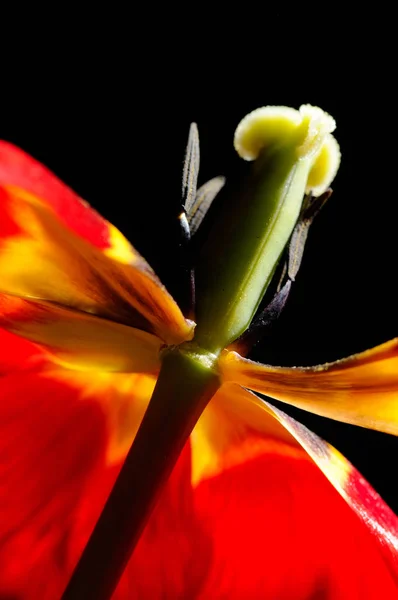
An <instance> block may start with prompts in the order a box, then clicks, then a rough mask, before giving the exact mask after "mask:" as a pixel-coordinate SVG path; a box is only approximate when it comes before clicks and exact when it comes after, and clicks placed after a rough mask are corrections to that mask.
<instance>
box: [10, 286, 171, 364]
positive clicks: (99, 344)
mask: <svg viewBox="0 0 398 600" xmlns="http://www.w3.org/2000/svg"><path fill="white" fill-rule="evenodd" d="M0 327H4V329H7V330H8V331H10V332H12V333H15V334H18V335H20V336H23V337H24V338H26V339H28V340H31V341H32V342H35V343H37V344H40V346H41V347H42V348H45V349H46V350H47V351H48V352H50V354H51V355H52V356H53V357H54V359H56V360H57V361H58V362H59V363H61V364H63V365H64V366H66V367H69V368H73V369H83V370H89V369H96V370H98V369H101V370H103V371H122V372H127V373H129V372H130V373H131V372H145V373H154V372H157V371H158V369H159V366H160V362H159V350H160V346H161V341H160V340H159V338H157V337H155V336H154V335H151V334H150V333H146V332H145V331H141V330H139V329H135V328H134V327H127V326H126V325H120V324H119V323H115V322H112V321H108V320H107V319H101V318H99V317H96V316H94V315H90V314H88V313H83V312H79V311H76V310H72V309H68V308H64V307H62V306H59V305H57V304H52V303H50V302H42V301H38V300H26V299H24V298H19V297H17V296H10V295H7V294H2V293H0ZM23 348H24V347H23ZM19 350H20V348H19V346H18V347H17V348H16V349H15V350H14V348H13V349H12V350H11V352H12V353H13V352H15V351H17V352H19ZM37 352H38V351H36V353H37ZM21 359H22V357H21ZM15 360H18V357H15Z"/></svg>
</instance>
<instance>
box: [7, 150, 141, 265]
mask: <svg viewBox="0 0 398 600" xmlns="http://www.w3.org/2000/svg"><path fill="white" fill-rule="evenodd" d="M0 186H6V187H7V186H14V187H18V188H20V189H21V190H25V191H26V192H29V193H30V194H33V195H34V196H37V197H39V198H41V199H42V200H43V201H44V202H46V203H47V204H48V205H49V206H50V207H51V208H52V209H53V210H54V211H55V212H56V214H57V216H58V217H59V219H61V221H63V223H64V224H65V225H67V226H68V227H69V228H70V229H72V230H73V231H74V232H75V233H77V234H79V235H80V236H81V237H83V238H85V239H86V240H88V241H89V242H91V243H92V244H94V245H95V246H97V247H98V248H102V249H103V250H104V251H105V252H106V253H109V254H110V255H112V256H113V257H114V258H117V257H118V258H119V259H120V260H122V261H123V262H130V261H131V260H132V259H133V258H134V257H136V256H137V253H136V252H135V250H134V249H133V248H132V246H131V245H130V244H129V242H128V241H127V240H126V238H125V237H124V236H123V235H122V234H121V233H120V231H118V230H117V229H116V228H115V227H113V225H111V224H110V223H108V222H107V221H106V220H105V219H103V218H102V217H101V216H100V215H99V214H98V213H97V212H96V211H95V210H94V209H92V208H91V207H90V206H89V205H88V204H87V202H85V201H84V200H82V199H81V198H79V196H78V195H77V194H75V193H74V192H73V191H72V190H71V189H70V188H69V187H68V186H67V185H65V184H64V183H62V181H61V180H60V179H58V177H56V176H55V175H54V174H53V173H51V171H49V170H48V169H46V167H44V166H43V165H41V164H40V163H39V162H38V161H36V160H35V159H34V158H32V157H31V156H29V155H28V154H26V153H25V152H23V151H22V150H20V149H19V148H17V147H16V146H13V145H12V144H10V143H8V142H4V141H0Z"/></svg>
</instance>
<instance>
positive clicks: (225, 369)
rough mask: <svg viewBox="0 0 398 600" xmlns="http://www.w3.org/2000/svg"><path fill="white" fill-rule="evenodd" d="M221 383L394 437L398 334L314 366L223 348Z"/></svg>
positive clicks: (396, 432) (397, 420)
mask: <svg viewBox="0 0 398 600" xmlns="http://www.w3.org/2000/svg"><path fill="white" fill-rule="evenodd" d="M220 369H221V372H222V376H223V378H224V381H233V382H235V383H239V384H240V385H242V386H244V387H246V388H250V389H252V390H254V391H256V392H261V393H262V394H266V395H267V396H270V397H271V398H276V399H277V400H282V401H283V402H287V403H289V404H292V405H293V406H297V407H299V408H303V409H304V410H308V411H310V412H313V413H315V414H318V415H322V416H324V417H330V418H331V419H337V420H338V421H344V422H345V423H352V424H354V425H360V426H361V427H369V428H371V429H377V430H379V431H384V432H386V433H392V434H394V435H398V338H396V339H394V340H391V341H390V342H386V343H385V344H381V346H377V347H376V348H373V349H371V350H367V351H366V352H361V353H360V354H355V355H354V356H350V357H349V358H345V359H343V360H339V361H336V362H333V363H329V364H325V365H320V366H317V367H294V368H288V367H272V366H269V365H262V364H260V363H256V362H253V361H251V360H248V359H246V358H243V357H242V356H240V355H239V354H237V353H236V352H225V353H224V354H223V356H222V358H221V361H220Z"/></svg>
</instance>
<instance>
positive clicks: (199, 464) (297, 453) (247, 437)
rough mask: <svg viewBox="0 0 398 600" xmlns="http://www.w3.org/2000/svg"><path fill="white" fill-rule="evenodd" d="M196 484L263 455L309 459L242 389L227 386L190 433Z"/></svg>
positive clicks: (253, 398) (293, 440)
mask: <svg viewBox="0 0 398 600" xmlns="http://www.w3.org/2000/svg"><path fill="white" fill-rule="evenodd" d="M191 447H192V474H191V480H192V484H193V485H198V484H199V483H200V482H201V481H203V480H204V479H207V478H210V477H215V476H217V475H219V474H221V473H222V472H223V471H225V470H227V469H231V468H233V467H237V466H239V465H241V464H244V463H245V462H247V461H250V460H253V459H255V458H257V457H259V456H263V455H264V454H278V455H283V456H289V457H291V458H294V459H300V460H302V459H305V460H308V457H307V454H306V453H305V452H304V450H303V449H302V448H301V446H300V445H299V444H298V443H297V442H296V440H295V439H294V438H293V437H292V436H291V435H290V434H289V433H288V432H287V431H286V430H285V428H284V427H283V425H281V424H279V422H278V421H277V419H275V417H274V416H272V415H271V414H268V412H266V410H264V404H263V403H262V402H261V400H259V399H258V398H257V397H256V396H254V395H253V394H249V393H248V392H247V391H245V390H243V389H242V388H241V387H240V386H236V385H228V384H227V385H224V386H222V388H221V389H220V390H219V391H218V392H217V393H216V395H215V396H214V398H213V399H212V400H211V402H210V404H209V405H208V407H207V408H206V410H205V411H204V413H203V415H202V416H201V418H200V419H199V421H198V423H197V425H196V427H195V429H194V430H193V432H192V434H191Z"/></svg>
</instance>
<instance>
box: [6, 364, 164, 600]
mask: <svg viewBox="0 0 398 600" xmlns="http://www.w3.org/2000/svg"><path fill="white" fill-rule="evenodd" d="M140 381H141V382H142V385H141V383H140ZM152 388H153V380H152V379H149V378H145V377H144V376H138V377H136V376H134V375H125V374H117V375H111V376H107V375H102V374H101V373H97V374H96V375H95V377H93V374H87V373H73V372H70V371H69V372H68V371H61V370H60V369H54V368H53V367H50V366H48V367H47V369H41V370H40V371H38V370H37V369H36V368H32V369H31V370H30V371H25V372H24V373H23V374H22V373H20V372H18V373H15V374H12V375H9V376H6V377H3V378H2V379H1V380H0V427H1V430H0V457H1V460H0V565H1V567H0V598H8V597H10V598H13V599H14V598H15V599H16V600H39V599H40V600H54V599H56V598H58V597H60V594H61V592H62V589H63V587H64V586H65V585H66V583H67V580H68V578H69V576H70V574H71V571H72V569H73V566H74V565H75V563H76V561H77V558H78V556H79V554H80V552H81V550H82V547H83V545H84V543H85V542H86V541H87V535H88V533H89V532H88V530H86V529H84V528H82V527H78V528H76V523H81V521H82V520H84V513H85V512H88V514H89V516H90V519H89V520H90V524H91V525H92V524H93V523H94V522H95V519H96V518H97V517H98V510H99V509H100V508H101V504H103V503H104V501H105V499H106V495H107V493H109V490H110V486H111V485H112V483H113V482H114V479H115V477H116V475H117V471H118V468H119V466H120V459H121V458H122V457H124V455H125V454H126V452H127V450H128V448H129V446H130V445H131V442H132V439H133V437H134V434H135V431H136V429H137V426H138V424H139V422H140V419H141V418H142V414H143V412H144V410H145V406H146V404H147V401H148V396H149V395H150V393H151V390H152ZM96 508H97V510H96Z"/></svg>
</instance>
